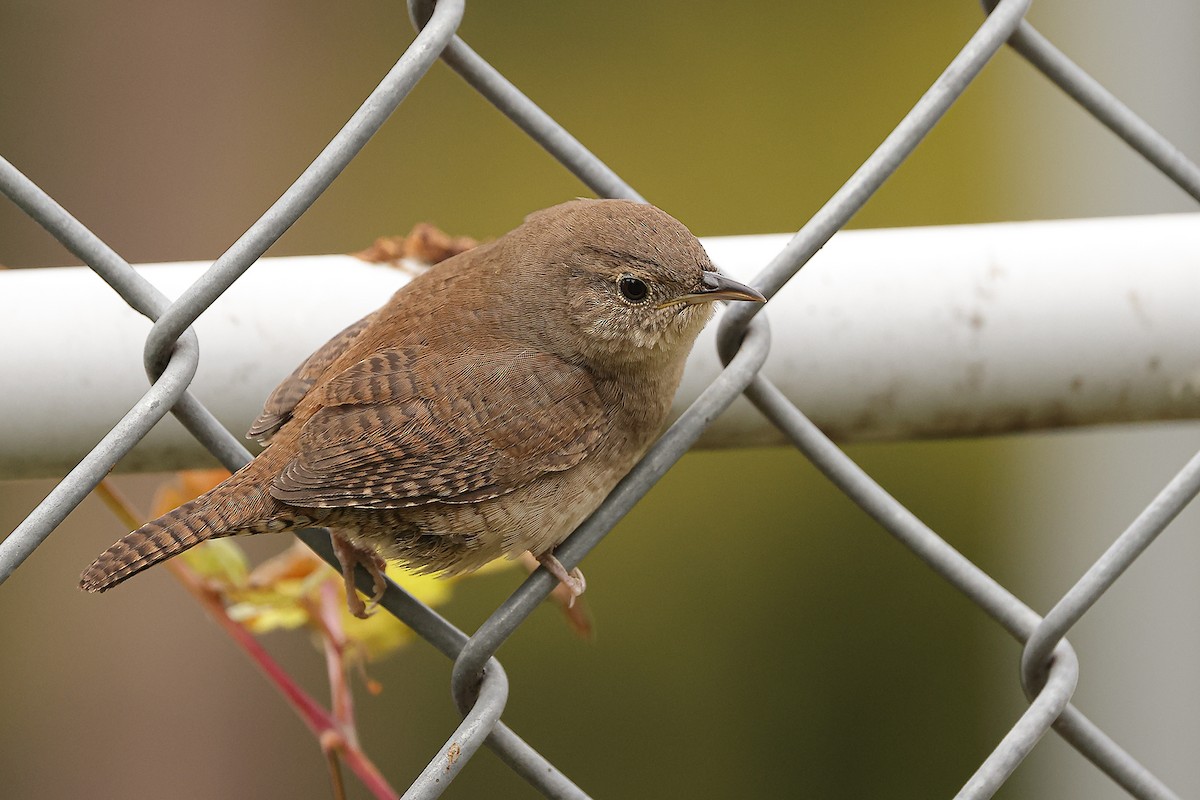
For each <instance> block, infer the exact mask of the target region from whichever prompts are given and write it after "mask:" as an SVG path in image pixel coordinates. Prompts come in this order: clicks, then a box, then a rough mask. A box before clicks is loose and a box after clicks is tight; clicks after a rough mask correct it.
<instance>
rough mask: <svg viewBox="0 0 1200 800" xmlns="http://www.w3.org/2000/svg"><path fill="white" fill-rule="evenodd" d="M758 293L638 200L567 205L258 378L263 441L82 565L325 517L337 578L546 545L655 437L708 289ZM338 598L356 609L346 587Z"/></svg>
mask: <svg viewBox="0 0 1200 800" xmlns="http://www.w3.org/2000/svg"><path fill="white" fill-rule="evenodd" d="M718 299H738V300H756V301H761V300H762V296H761V295H759V294H758V293H757V292H755V291H754V290H753V289H750V288H748V287H745V286H742V285H741V284H738V283H736V282H734V281H730V280H729V279H727V278H724V277H723V276H720V275H719V274H717V273H716V272H715V270H714V269H713V267H712V264H711V262H710V261H709V259H708V256H707V255H706V254H705V252H704V250H703V248H702V247H701V246H700V243H699V242H698V241H696V239H695V237H693V236H692V235H691V233H689V232H688V230H687V229H686V228H685V227H684V226H683V225H681V224H680V223H679V222H677V221H676V220H675V219H673V218H672V217H670V216H669V215H667V214H665V213H663V212H662V211H660V210H658V209H656V208H654V207H653V206H648V205H639V204H635V203H630V202H625V201H617V200H577V201H574V202H570V203H565V204H563V205H559V206H554V207H553V208H549V209H546V210H544V211H540V212H537V213H535V214H532V215H531V216H530V217H529V218H527V219H526V221H525V224H523V225H522V226H521V227H519V228H517V229H516V230H514V231H512V232H510V233H508V234H507V235H505V236H503V237H501V238H500V239H497V240H496V241H493V242H490V243H488V244H484V245H481V246H479V247H476V248H474V249H472V250H469V251H467V252H465V253H462V254H460V255H457V256H454V257H453V258H450V259H449V260H447V261H445V262H443V263H442V264H439V265H438V266H437V267H435V268H433V269H431V270H429V271H428V272H426V273H424V274H422V275H420V276H418V277H416V278H415V279H413V280H412V281H411V282H410V283H409V284H408V285H407V286H405V287H404V288H403V289H401V290H400V291H399V292H397V293H396V294H395V295H394V296H393V297H392V298H391V300H389V301H388V303H387V304H386V305H384V306H383V307H382V308H381V309H379V310H378V311H376V312H374V313H373V314H370V315H369V316H367V317H365V318H364V319H362V320H360V321H359V322H357V323H355V324H354V325H351V326H350V327H348V328H346V329H345V330H344V331H342V332H341V333H340V334H338V335H337V336H335V337H334V338H333V339H331V340H330V341H329V342H328V343H327V344H325V345H324V346H323V347H322V348H321V349H319V350H318V351H317V352H315V353H314V354H313V355H312V356H310V357H309V358H308V360H307V361H305V362H304V363H303V364H301V365H300V366H299V367H298V368H297V369H296V371H295V372H293V373H292V374H291V375H290V376H288V378H287V379H285V380H284V381H283V383H281V384H280V385H279V387H278V388H276V389H275V391H274V392H272V393H271V396H270V397H269V398H268V399H267V401H266V404H265V407H264V408H263V412H262V415H261V416H260V417H259V418H258V419H257V420H256V421H255V422H254V424H253V425H252V426H251V427H250V432H249V434H248V435H249V436H251V437H253V438H255V439H258V440H259V441H260V442H263V443H264V444H268V446H267V448H266V449H265V450H264V451H263V452H262V453H261V454H259V456H258V457H257V458H255V459H254V460H253V461H252V462H250V463H249V464H247V465H246V466H245V467H243V468H242V469H241V470H239V471H238V472H236V473H235V474H234V475H232V476H231V477H230V478H228V479H227V480H226V481H224V482H223V483H221V484H220V485H219V486H217V487H216V488H214V489H213V490H212V491H210V492H208V493H207V494H205V495H203V496H201V497H199V498H197V499H196V500H193V501H191V502H189V503H186V504H184V505H182V506H180V507H179V508H177V509H175V510H174V511H171V512H170V513H168V514H166V515H164V516H162V517H159V518H158V519H156V520H154V521H152V522H148V523H146V524H145V525H143V526H142V527H141V528H139V529H137V530H136V531H133V532H132V533H130V534H128V535H126V536H125V537H124V538H123V539H121V540H120V541H119V542H117V543H116V544H114V545H113V546H112V547H110V548H109V549H108V550H106V551H105V552H104V553H103V554H101V555H100V557H99V558H97V559H96V561H95V562H94V563H93V564H92V565H91V566H90V567H89V568H88V569H87V571H85V572H84V574H83V577H82V579H81V581H80V585H81V586H82V588H84V589H86V590H88V591H93V592H95V591H104V590H105V589H108V588H110V587H112V586H114V585H116V584H118V583H120V582H121V581H123V580H125V579H126V578H128V577H130V576H131V575H134V574H135V573H137V572H140V571H141V570H143V569H146V568H147V567H150V566H152V565H154V564H156V563H158V562H159V561H162V560H164V559H166V558H169V557H171V556H173V555H176V554H178V553H180V552H183V551H184V550H186V549H188V548H190V547H192V546H193V545H195V544H197V543H199V542H201V541H203V540H205V539H211V538H215V537H219V536H231V535H234V534H241V533H265V532H270V531H287V530H293V529H297V528H301V527H309V526H321V527H328V528H330V529H331V532H332V533H333V538H334V543H335V549H336V550H337V552H338V555H339V558H341V560H342V563H343V574H344V575H345V576H346V580H347V587H348V589H351V587H352V581H351V577H350V576H351V575H352V573H353V569H354V566H355V564H362V565H363V566H364V567H366V568H367V569H368V570H369V571H371V572H372V574H374V575H375V576H376V581H377V586H376V588H377V591H381V590H382V585H383V584H382V578H381V576H380V572H379V570H380V566H381V561H380V557H383V558H386V559H394V560H398V561H401V562H403V563H404V564H406V565H407V566H408V567H410V568H413V569H415V570H418V571H421V572H447V573H456V572H462V571H466V570H471V569H475V568H477V567H479V566H482V565H483V564H485V563H487V562H488V561H491V560H492V559H495V558H497V557H499V556H502V555H509V556H515V555H518V554H520V553H521V552H522V551H524V550H529V551H530V552H532V553H533V554H534V555H535V556H537V557H538V558H539V560H540V561H541V562H542V563H543V564H544V565H546V567H547V568H548V569H550V570H551V571H552V572H553V573H554V574H555V575H556V576H557V577H559V578H560V579H561V580H563V581H564V582H565V583H567V584H568V585H569V586H571V587H572V589H573V591H575V592H576V593H578V592H581V591H582V590H583V581H582V575H580V574H578V571H574V572H573V573H572V574H570V575H568V574H567V573H566V572H565V570H563V568H562V565H561V564H559V563H558V561H557V559H555V558H554V556H553V550H554V547H555V546H556V545H557V544H558V543H559V542H561V541H562V540H563V539H564V538H566V536H567V535H568V534H569V533H570V532H571V531H572V530H573V529H574V528H575V526H576V525H578V524H579V523H580V522H581V521H582V520H583V519H584V518H585V517H587V515H588V514H590V513H591V512H592V511H593V510H594V509H595V508H596V506H597V505H599V503H600V501H601V500H603V499H604V497H605V495H607V494H608V492H609V491H610V490H611V489H612V487H613V486H614V485H615V484H616V482H617V481H618V480H620V478H621V477H622V476H623V475H624V474H625V473H626V472H628V471H629V469H630V468H631V467H632V466H633V464H634V463H635V462H636V461H637V460H638V458H640V457H641V455H642V454H643V453H644V452H645V451H646V448H647V447H649V445H650V443H651V441H653V439H654V437H655V436H656V435H657V433H658V432H659V431H660V430H661V428H662V426H663V423H664V421H665V418H666V415H667V411H668V408H669V407H670V403H671V399H672V396H673V395H674V393H675V390H676V388H677V387H678V385H679V379H680V377H681V375H682V372H683V365H684V361H685V359H686V357H687V354H688V351H689V350H690V349H691V346H692V343H693V342H694V341H695V338H696V335H697V334H698V333H699V332H700V329H701V328H702V327H703V326H704V324H705V322H706V321H707V320H708V318H709V315H710V313H711V305H710V302H709V301H712V300H718ZM349 598H350V603H351V608H352V610H354V611H355V612H356V613H359V614H362V613H364V606H363V604H362V602H361V600H359V598H358V596H357V595H356V594H355V593H354V592H353V591H352V589H351V591H349Z"/></svg>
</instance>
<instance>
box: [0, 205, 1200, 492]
mask: <svg viewBox="0 0 1200 800" xmlns="http://www.w3.org/2000/svg"><path fill="white" fill-rule="evenodd" d="M787 238H788V237H787V236H786V235H764V236H731V237H719V238H708V239H704V240H703V241H704V245H705V247H706V248H708V250H709V252H710V253H711V254H712V256H713V259H714V260H715V261H716V262H717V263H718V264H719V265H720V266H721V268H722V269H724V270H726V271H727V272H728V273H729V274H731V275H732V276H734V277H736V278H740V279H745V280H749V279H752V278H753V276H754V274H755V272H756V271H757V270H758V269H759V268H761V267H762V266H763V265H764V264H765V263H766V262H767V261H768V260H770V258H771V257H772V256H774V255H775V253H777V252H778V251H779V249H780V248H781V247H782V246H783V244H784V243H785V242H786V241H787ZM1198 241H1200V214H1186V215H1166V216H1146V217H1129V218H1112V219H1093V220H1071V221H1059V222H1021V223H1001V224H989V225H961V226H947V227H931V228H906V229H892V230H869V231H844V232H842V233H839V234H838V235H837V236H835V237H834V238H833V239H832V240H831V241H830V243H829V244H828V246H826V247H825V249H824V250H822V251H821V252H820V253H818V254H817V256H816V257H815V258H814V259H813V260H812V262H811V263H810V264H809V265H808V266H807V267H805V268H804V270H802V271H801V273H800V274H799V275H798V276H797V277H796V278H795V279H793V280H792V281H791V282H790V283H789V284H788V285H787V286H786V287H785V288H784V289H783V290H782V291H781V292H780V294H779V295H778V296H777V297H776V298H775V299H773V300H772V302H771V303H770V305H769V306H768V308H767V314H768V316H769V317H770V321H771V329H772V341H773V345H772V351H771V355H770V357H769V359H768V361H767V364H766V368H765V374H766V375H767V376H768V377H769V378H770V379H771V380H773V381H774V382H775V383H776V384H778V385H779V387H780V388H781V389H782V390H783V392H784V393H785V394H786V395H787V396H788V397H789V398H791V399H792V401H793V402H795V403H796V404H797V405H798V406H799V407H800V408H801V409H802V410H804V411H805V412H806V413H807V414H809V416H811V417H812V418H813V420H814V421H815V422H816V423H817V424H819V425H820V426H821V427H822V428H823V429H825V430H826V431H827V432H829V433H830V434H831V435H833V436H834V437H835V438H837V439H840V440H843V441H849V440H878V439H909V438H916V437H939V436H974V435H982V434H992V433H1004V432H1015V431H1023V430H1031V429H1041V428H1054V427H1063V426H1072V425H1092V424H1100V423H1119V422H1132V421H1139V420H1165V419H1180V418H1196V417H1200V347H1197V343H1198V342H1200V314H1198V313H1197V301H1198V299H1200V247H1197V244H1196V243H1197V242H1198ZM206 266H207V264H205V263H178V264H152V265H145V266H142V267H139V271H140V272H141V273H142V274H143V275H144V276H146V278H148V279H149V280H150V281H151V282H152V283H154V284H155V285H156V286H157V287H159V288H160V289H161V290H162V291H163V292H164V293H165V294H167V295H168V296H171V297H174V296H176V295H178V294H179V293H180V292H181V291H182V290H183V289H184V288H185V287H186V286H187V285H188V284H189V283H191V282H192V281H193V280H195V279H196V277H198V276H199V275H200V273H201V272H202V271H203V270H204V269H205V267H206ZM434 268H435V269H436V267H434ZM409 275H410V273H409V272H406V271H405V270H403V269H396V268H392V267H387V266H380V265H375V264H367V263H364V262H362V261H360V260H358V259H356V258H353V257H350V256H314V257H305V258H272V259H263V260H262V261H261V262H259V263H258V264H256V265H255V266H254V267H253V268H251V269H250V270H249V272H247V273H246V275H245V276H244V277H243V278H242V279H240V280H239V281H238V282H237V283H236V284H235V285H234V286H233V288H231V289H230V290H229V291H228V292H226V294H225V295H224V296H222V297H221V298H220V299H219V300H218V301H217V302H216V303H215V304H214V305H213V306H212V308H210V309H209V310H208V311H206V312H205V313H204V315H203V316H202V317H201V318H200V320H199V321H198V323H197V328H198V333H199V336H200V346H201V360H200V368H199V372H198V373H197V376H196V381H195V383H194V384H193V391H194V392H195V393H196V394H197V395H198V396H199V398H200V399H201V400H202V401H203V402H204V403H205V404H206V405H207V406H208V407H209V408H210V409H211V410H212V411H213V412H214V413H215V414H216V415H217V417H218V418H220V419H221V420H222V421H223V422H224V423H225V424H226V425H228V426H229V427H230V428H231V429H232V430H235V431H242V430H244V429H245V428H246V427H247V426H248V425H249V423H250V421H251V420H252V419H253V418H254V417H255V416H256V415H257V413H258V410H259V407H260V404H261V402H262V400H263V399H264V398H265V397H266V395H267V394H268V393H269V392H270V390H271V389H272V388H273V387H274V385H275V384H276V383H277V382H278V381H279V380H280V379H281V378H283V376H285V375H286V374H287V373H288V372H290V371H291V370H292V368H293V367H294V366H295V365H296V364H298V363H299V362H300V361H301V360H302V359H303V358H304V357H305V356H306V355H307V354H308V353H310V352H311V351H312V350H313V349H315V348H316V347H317V346H319V345H320V344H321V343H322V342H324V341H325V340H326V339H327V338H328V337H329V336H331V335H332V334H333V333H336V332H337V331H338V330H340V329H341V328H342V327H344V326H345V325H347V324H348V323H349V322H351V321H353V320H355V319H357V318H359V317H361V316H362V315H364V314H366V313H367V312H369V311H371V310H372V309H374V308H375V307H377V306H378V305H380V304H381V303H382V302H383V301H384V300H385V299H386V298H387V297H388V296H389V295H390V294H391V293H392V292H393V291H395V289H397V288H398V287H399V286H401V285H402V284H404V283H405V282H406V281H407V280H408V278H409ZM149 327H150V323H149V322H148V321H147V320H146V319H145V318H143V317H141V316H140V315H138V314H136V313H135V312H133V311H131V310H130V309H129V308H128V307H127V306H126V305H125V304H124V303H123V302H122V301H121V300H120V299H119V298H118V297H117V296H116V295H115V294H114V293H113V292H112V291H111V290H110V289H108V288H107V287H106V286H105V285H104V284H103V282H102V281H101V280H100V279H99V278H98V277H96V276H95V275H94V274H92V273H91V271H90V270H87V269H85V268H74V267H67V268H56V269H22V270H10V271H3V272H0V342H2V343H3V345H0V376H3V378H2V380H3V384H2V386H3V391H2V392H0V479H8V478H28V477H39V476H52V475H61V474H64V473H65V472H66V471H67V470H68V469H69V468H70V467H71V466H73V465H74V464H75V462H76V461H78V459H79V458H80V457H82V455H83V454H84V453H86V452H87V450H88V449H90V448H91V447H92V446H93V445H94V444H95V443H96V442H97V441H99V439H100V438H101V437H102V436H103V435H104V434H105V433H106V432H107V430H108V428H109V427H110V426H111V425H112V424H113V423H114V422H115V421H116V420H117V419H119V418H120V417H121V415H122V414H123V413H124V412H125V411H126V410H127V409H128V408H129V406H130V405H131V404H132V403H133V402H134V401H135V400H136V399H137V398H138V397H139V396H140V395H141V394H142V393H143V392H144V391H145V389H146V385H147V384H146V377H145V374H144V373H143V371H142V343H143V341H144V339H145V336H146V332H147V331H148V330H149ZM714 332H715V324H714V325H711V326H709V329H708V330H707V331H705V334H704V335H703V336H702V338H701V340H700V342H699V343H698V344H697V347H696V349H695V351H694V352H693V355H692V359H691V361H690V362H689V364H688V370H687V374H686V375H685V377H684V383H683V386H682V387H681V389H680V393H679V396H678V397H677V399H676V403H677V408H678V409H679V410H682V408H684V407H685V406H686V405H687V403H689V402H690V401H691V400H692V399H693V398H694V397H695V396H696V395H697V394H698V393H699V391H700V390H701V389H702V388H703V387H704V386H705V385H706V384H707V383H708V382H709V381H710V380H711V379H712V378H713V377H714V376H715V375H716V373H717V371H718V370H719V369H720V364H719V362H718V360H717V358H716V355H715V348H714V345H713V341H712V337H713V335H714ZM780 441H781V437H780V436H779V434H778V433H777V432H776V431H775V429H774V428H773V427H772V426H770V425H769V424H768V423H767V422H766V421H765V420H764V419H763V418H762V417H761V416H760V415H759V414H758V413H757V412H756V411H755V410H754V409H753V407H751V406H750V404H749V403H748V402H747V401H745V400H744V399H743V400H739V401H738V402H737V403H736V404H735V405H734V406H733V407H732V408H731V409H730V410H729V411H728V412H727V413H726V414H725V415H723V416H722V417H721V419H719V420H718V421H717V422H716V423H715V424H714V425H713V426H712V428H710V429H709V431H708V433H707V434H706V435H705V437H704V439H703V440H702V442H701V443H702V444H703V445H707V446H746V445H751V444H771V443H777V442H780ZM207 463H211V460H210V459H208V458H207V457H206V456H205V454H204V453H203V451H202V448H200V446H199V445H198V444H196V442H195V441H194V440H192V438H191V437H190V436H188V435H187V434H186V432H185V431H184V430H183V428H182V427H181V426H180V425H179V424H178V423H176V422H175V421H174V420H173V419H168V420H165V421H164V422H163V423H162V424H160V425H159V426H158V427H157V428H156V429H155V430H154V432H153V433H152V434H151V435H150V436H149V437H148V438H147V439H146V440H145V441H144V442H143V443H142V444H140V445H139V446H138V447H137V448H136V449H135V450H134V451H133V453H132V454H131V455H130V456H129V457H128V458H127V459H126V460H125V462H123V464H122V468H123V469H127V470H162V469H179V468H185V467H191V466H198V465H202V464H207Z"/></svg>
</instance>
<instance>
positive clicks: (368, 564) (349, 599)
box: [330, 534, 387, 619]
mask: <svg viewBox="0 0 1200 800" xmlns="http://www.w3.org/2000/svg"><path fill="white" fill-rule="evenodd" d="M330 538H332V539H333V552H334V555H336V556H337V559H338V562H340V563H341V565H342V580H343V581H345V583H346V609H347V610H348V611H349V612H350V613H351V614H353V615H354V616H356V617H358V618H359V619H366V618H367V617H369V616H371V612H372V611H374V610H375V607H376V606H377V605H379V601H380V600H382V599H383V594H384V592H386V591H387V578H386V577H385V576H384V570H385V569H386V568H387V562H386V561H384V559H383V557H382V556H380V555H379V554H378V553H376V552H375V551H374V550H368V549H366V548H363V547H359V546H358V545H356V544H354V543H353V542H351V541H349V540H347V539H343V538H342V537H340V536H338V535H337V534H334V535H332V536H331V537H330ZM360 564H361V565H362V568H363V569H365V570H366V571H367V572H368V573H369V574H370V575H371V581H372V583H373V588H374V590H375V592H374V594H372V595H371V598H370V603H364V602H363V601H362V598H361V597H359V596H358V591H357V589H356V588H355V585H354V568H355V567H357V566H359V565H360Z"/></svg>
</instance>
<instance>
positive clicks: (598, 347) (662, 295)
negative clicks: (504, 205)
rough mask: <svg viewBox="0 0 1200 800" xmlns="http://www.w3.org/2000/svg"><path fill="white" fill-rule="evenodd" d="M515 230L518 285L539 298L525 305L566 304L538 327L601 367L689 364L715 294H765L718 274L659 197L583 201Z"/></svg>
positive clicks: (754, 297) (568, 352)
mask: <svg viewBox="0 0 1200 800" xmlns="http://www.w3.org/2000/svg"><path fill="white" fill-rule="evenodd" d="M510 237H511V239H512V241H511V242H508V243H506V244H509V245H510V246H513V245H515V247H514V251H515V252H514V253H513V255H514V257H515V258H516V259H518V262H519V263H521V264H522V269H521V270H520V274H519V276H513V281H512V282H513V284H515V285H514V286H513V287H512V288H514V289H515V290H516V291H517V292H518V293H520V294H521V295H522V298H523V299H524V300H534V301H535V302H533V303H530V304H527V303H521V305H523V306H524V309H525V313H526V314H537V312H538V308H539V307H541V308H542V309H543V310H545V308H546V306H547V304H553V305H554V306H555V307H557V308H562V309H564V312H565V313H563V314H549V313H548V314H543V315H542V320H543V326H542V327H541V328H540V329H539V335H541V336H544V337H546V339H547V341H549V342H552V343H553V346H554V349H555V350H557V351H559V353H560V354H561V355H563V356H566V357H570V358H572V359H582V360H584V361H586V362H587V363H589V365H590V366H592V367H593V368H597V369H601V370H604V369H623V368H628V367H629V366H631V365H634V364H639V363H647V364H653V363H655V362H663V361H674V362H681V361H682V360H683V359H684V358H685V357H686V356H687V353H688V351H689V350H690V349H691V347H692V343H693V342H694V341H695V339H696V336H697V335H698V334H699V333H700V330H701V328H703V327H704V325H705V323H706V322H708V320H709V318H710V317H711V315H712V310H713V306H712V303H713V301H716V300H750V301H755V302H763V300H764V298H763V296H762V295H761V294H760V293H758V292H757V291H755V290H754V289H752V288H750V287H749V286H745V285H743V284H740V283H738V282H737V281H734V280H731V279H730V278H727V277H725V276H724V275H722V274H720V273H719V272H717V271H716V269H715V268H714V267H713V264H712V262H711V261H710V260H709V258H708V254H707V253H705V252H704V248H703V247H702V246H701V245H700V242H699V241H697V239H696V237H695V236H693V235H692V234H691V232H690V231H688V229H687V228H686V227H684V226H683V224H682V223H680V222H679V221H678V220H676V219H675V218H674V217H672V216H670V215H669V214H667V213H665V212H663V211H660V210H659V209H657V208H655V207H654V206H650V205H645V204H640V203H632V202H629V201H625V200H575V201H572V202H569V203H564V204H562V205H557V206H553V207H551V208H547V209H545V210H543V211H539V212H537V213H535V214H532V215H530V216H529V218H528V219H526V221H525V224H524V225H522V226H521V227H520V228H518V229H516V230H515V231H514V232H513V233H512V234H509V236H508V237H505V238H506V239H509V238H510ZM539 297H540V300H539V299H537V298H539ZM516 302H519V303H520V302H521V301H520V300H517V301H516Z"/></svg>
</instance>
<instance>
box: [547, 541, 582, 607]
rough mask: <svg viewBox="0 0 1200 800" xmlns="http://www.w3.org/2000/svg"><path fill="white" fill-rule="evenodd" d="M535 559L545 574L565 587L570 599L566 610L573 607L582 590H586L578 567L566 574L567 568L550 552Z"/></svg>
mask: <svg viewBox="0 0 1200 800" xmlns="http://www.w3.org/2000/svg"><path fill="white" fill-rule="evenodd" d="M536 558H537V560H538V563H539V564H541V565H542V566H543V567H545V568H546V571H547V572H549V573H550V574H551V575H553V576H554V577H556V578H558V580H559V582H560V583H561V584H562V585H563V586H565V587H567V591H568V592H570V593H571V599H570V600H569V601H568V602H567V608H570V607H571V606H573V605H575V598H576V597H579V595H581V594H583V591H584V589H586V588H587V580H586V579H585V578H584V577H583V573H582V572H580V571H579V567H576V568H575V569H573V570H571V571H570V572H567V568H566V567H564V566H563V565H562V562H561V561H559V560H558V559H557V558H555V557H554V553H552V552H550V551H546V552H545V553H542V554H541V555H540V556H536Z"/></svg>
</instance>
